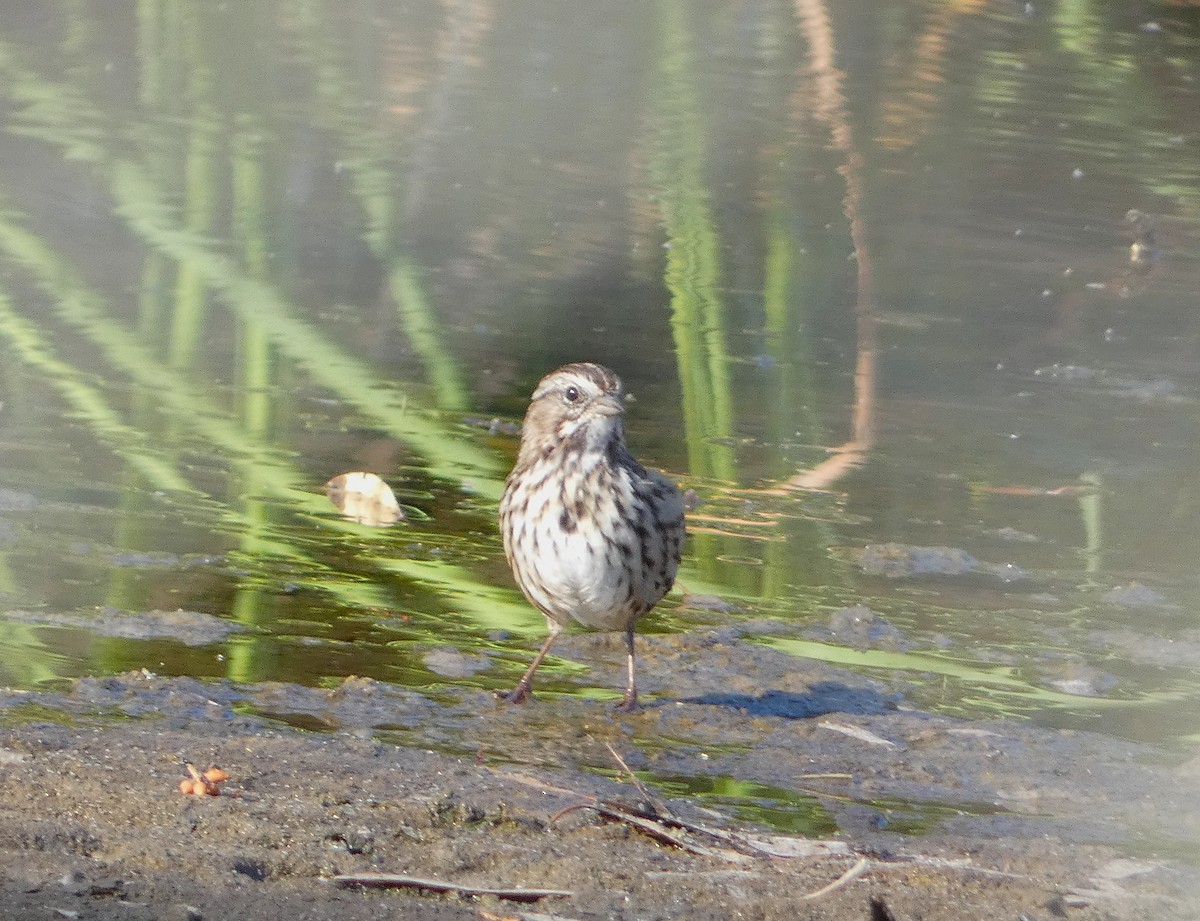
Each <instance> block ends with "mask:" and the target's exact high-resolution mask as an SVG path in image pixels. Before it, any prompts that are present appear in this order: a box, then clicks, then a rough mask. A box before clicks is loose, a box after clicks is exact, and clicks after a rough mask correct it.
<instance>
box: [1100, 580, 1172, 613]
mask: <svg viewBox="0 0 1200 921" xmlns="http://www.w3.org/2000/svg"><path fill="white" fill-rule="evenodd" d="M1100 600H1101V601H1103V602H1106V603H1107V604H1119V605H1121V606H1122V607H1126V608H1154V607H1162V606H1163V605H1165V604H1166V603H1167V598H1166V596H1165V595H1161V594H1159V593H1158V592H1156V591H1155V590H1154V589H1152V588H1148V587H1147V586H1145V585H1142V583H1141V582H1130V583H1129V584H1128V585H1118V586H1117V587H1116V588H1113V589H1109V590H1108V591H1107V592H1105V593H1104V594H1103V595H1101V596H1100Z"/></svg>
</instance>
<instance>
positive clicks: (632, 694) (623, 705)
mask: <svg viewBox="0 0 1200 921" xmlns="http://www.w3.org/2000/svg"><path fill="white" fill-rule="evenodd" d="M625 648H626V650H627V654H626V662H627V668H628V677H626V679H625V696H624V697H622V698H621V702H620V703H619V704H617V709H618V710H619V711H621V712H622V713H633V712H634V711H635V710H637V708H638V701H637V683H636V682H635V681H634V678H633V628H632V627H630V628H629V629H628V630H626V631H625Z"/></svg>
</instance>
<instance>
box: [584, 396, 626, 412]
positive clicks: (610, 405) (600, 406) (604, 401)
mask: <svg viewBox="0 0 1200 921" xmlns="http://www.w3.org/2000/svg"><path fill="white" fill-rule="evenodd" d="M592 408H593V409H594V410H595V411H596V412H598V413H599V414H600V415H602V416H619V415H621V413H623V412H625V407H624V406H623V405H621V398H620V397H618V396H616V395H615V394H611V393H606V394H604V395H603V396H601V397H598V398H597V399H596V402H595V403H593V404H592Z"/></svg>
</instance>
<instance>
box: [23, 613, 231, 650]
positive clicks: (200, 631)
mask: <svg viewBox="0 0 1200 921" xmlns="http://www.w3.org/2000/svg"><path fill="white" fill-rule="evenodd" d="M0 620H8V621H12V622H14V623H21V624H33V625H34V626H38V627H70V628H72V629H76V630H87V631H88V632H90V633H94V634H96V635H97V636H115V637H121V638H123V639H131V640H151V639H170V640H175V641H176V642H179V643H183V644H184V645H185V646H208V645H211V644H213V643H218V642H220V641H221V640H223V639H225V638H226V637H228V636H229V635H230V634H231V633H239V632H241V631H242V630H244V629H245V628H244V627H243V626H242V625H241V624H237V623H233V622H232V621H228V620H223V619H222V618H220V617H214V616H213V615H211V614H204V613H201V612H199V611H184V610H182V609H180V610H177V611H144V612H141V613H137V614H126V613H124V612H122V611H118V610H116V609H115V608H101V609H100V610H97V611H87V612H80V613H71V612H66V611H5V612H4V613H3V615H0Z"/></svg>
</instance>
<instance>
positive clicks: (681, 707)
mask: <svg viewBox="0 0 1200 921" xmlns="http://www.w3.org/2000/svg"><path fill="white" fill-rule="evenodd" d="M639 650H640V651H641V653H642V656H641V666H642V668H641V677H642V684H643V687H644V689H645V692H646V694H645V696H646V704H647V706H646V708H645V709H644V710H643V711H642V712H640V713H638V714H634V715H632V716H620V717H618V716H617V715H615V714H614V713H613V712H612V709H611V702H609V701H593V700H587V699H584V698H582V697H581V696H580V695H579V694H578V687H576V688H575V691H576V693H575V694H573V695H564V696H557V695H556V694H555V693H554V690H555V688H559V689H561V688H562V687H563V683H564V682H567V681H571V682H579V681H587V682H589V683H594V684H595V685H597V686H604V687H607V686H611V687H613V688H616V687H618V686H619V685H620V684H621V668H622V664H623V663H622V646H621V643H620V642H619V640H617V639H613V638H609V637H606V636H603V635H589V636H571V637H567V638H565V639H564V640H563V643H562V648H561V655H562V656H564V657H567V658H576V659H578V660H580V661H582V662H585V663H587V664H589V665H591V666H592V668H591V670H590V671H589V672H588V673H586V674H585V675H584V676H582V677H579V676H575V677H572V678H570V679H568V678H564V677H562V676H561V675H556V674H555V671H554V669H553V667H551V668H549V669H548V673H547V677H548V679H549V681H548V682H547V687H546V689H545V690H543V692H542V695H541V696H540V698H539V699H538V700H537V701H535V702H534V703H533V704H531V705H528V706H524V707H512V706H500V705H497V704H496V703H495V701H494V700H493V699H492V698H491V696H490V695H488V694H487V693H485V692H484V691H481V690H476V689H469V688H461V687H457V686H453V685H451V686H447V687H442V688H436V689H430V690H429V693H427V694H421V693H416V692H413V691H406V690H402V689H398V688H395V687H390V686H387V685H383V684H379V683H377V682H374V681H369V680H363V679H349V680H347V681H346V682H344V683H343V684H341V685H340V686H339V687H336V688H333V689H312V688H303V687H298V686H294V685H288V684H266V685H236V684H233V683H230V682H217V683H202V682H198V681H195V680H192V679H165V678H158V677H155V676H153V675H149V674H147V673H138V674H131V675H125V676H117V677H112V678H103V679H83V680H80V681H77V682H75V683H74V684H72V685H71V686H70V687H68V688H66V689H64V690H61V691H54V692H49V691H48V692H42V693H32V694H31V693H16V692H8V693H3V694H0V714H2V715H3V718H4V722H5V725H6V726H7V727H8V728H6V729H3V730H0V761H2V762H3V766H4V770H5V779H6V781H7V783H6V788H7V790H8V791H9V794H10V795H8V796H6V797H5V798H4V799H3V802H2V803H0V867H2V868H3V869H2V870H0V904H4V905H5V906H6V911H5V917H10V918H35V917H36V918H46V917H54V916H55V914H54V913H55V912H56V911H57V912H59V913H67V916H77V917H81V918H97V919H102V921H108V919H114V918H122V919H134V921H138V919H142V918H146V919H149V918H179V919H184V918H189V917H193V918H194V917H200V918H220V917H238V918H244V919H251V921H256V919H266V918H270V919H271V921H277V919H278V918H279V917H288V918H332V917H337V918H345V919H358V918H363V919H366V918H372V919H374V918H378V917H380V916H381V915H386V916H388V917H394V918H402V919H408V918H435V919H437V918H478V917H481V916H482V915H481V914H480V913H479V912H480V911H487V912H491V913H493V916H495V915H498V916H501V917H522V914H523V913H524V914H525V916H527V917H532V915H530V914H529V913H536V912H540V913H542V914H543V915H546V914H549V915H552V916H557V917H561V918H579V919H591V918H658V919H673V918H680V919H682V918H688V919H710V918H711V919H716V918H720V919H726V918H729V917H743V918H758V919H784V918H787V919H792V918H797V917H801V918H839V919H842V918H867V917H869V911H868V899H869V898H870V897H872V896H874V897H878V898H882V899H883V900H884V901H885V902H886V903H887V905H888V906H889V907H890V908H891V910H892V911H893V912H894V913H895V915H896V917H897V918H899V919H911V918H923V919H942V918H945V919H950V918H954V919H960V918H963V917H995V918H1018V917H1021V916H1022V915H1024V916H1025V917H1028V918H1036V919H1046V918H1051V917H1063V916H1065V917H1069V918H1073V919H1079V921H1094V919H1096V921H1098V919H1102V918H1103V919H1110V921H1111V919H1138V918H1146V919H1149V918H1156V919H1157V918H1162V917H1171V918H1176V919H1184V918H1192V917H1200V909H1197V907H1196V906H1198V905H1200V873H1198V872H1197V868H1196V866H1195V863H1194V861H1195V855H1196V845H1197V841H1196V837H1197V835H1196V829H1197V828H1200V814H1198V813H1200V804H1198V803H1197V801H1196V798H1195V797H1193V796H1188V795H1184V792H1183V791H1185V790H1188V789H1194V784H1195V779H1196V776H1197V775H1198V773H1200V769H1198V768H1197V766H1196V762H1194V761H1193V762H1184V763H1180V762H1183V761H1184V759H1182V758H1180V757H1173V756H1171V755H1170V753H1166V752H1163V751H1160V750H1157V749H1154V748H1152V747H1149V746H1143V745H1137V744H1133V743H1128V742H1120V741H1115V740H1113V739H1110V738H1107V737H1104V736H1099V735H1091V734H1087V733H1075V732H1055V731H1052V730H1047V729H1040V728H1037V727H1033V726H1030V725H1027V724H1020V723H1013V722H1009V721H999V720H998V721H993V722H978V721H976V722H964V721H956V720H952V719H947V718H943V717H938V716H933V715H930V714H928V713H922V712H915V711H910V710H908V709H906V707H905V705H904V701H903V698H902V696H900V695H899V694H898V693H897V689H896V688H895V687H891V686H887V685H885V684H882V683H880V682H874V681H869V680H866V679H863V678H862V677H861V676H856V675H853V674H851V673H848V672H845V671H842V670H839V669H836V668H832V667H829V666H824V665H821V664H819V663H808V662H804V661H798V660H796V659H794V658H791V657H789V656H786V655H784V654H782V653H778V652H775V651H773V650H770V649H765V648H762V647H760V646H757V645H755V644H754V643H752V642H749V641H747V640H746V639H743V638H742V637H741V636H739V635H738V634H737V632H736V631H713V632H709V633H703V634H693V635H690V636H679V637H650V638H648V639H646V640H644V641H640V642H639ZM114 716H121V717H124V718H123V719H114ZM269 716H273V717H276V718H277V719H269V718H268V717H269ZM130 717H136V719H131V718H130ZM283 719H286V720H287V721H288V722H290V723H292V724H294V725H301V726H312V727H320V728H322V729H326V730H328V731H325V732H320V733H313V732H301V731H298V730H296V729H294V728H290V727H288V726H285V725H282V724H281V722H280V721H279V720H283ZM396 743H399V744H396ZM610 747H611V749H612V750H613V751H615V752H616V753H617V754H619V755H620V757H621V758H622V759H623V760H624V761H625V762H626V763H627V764H628V765H629V766H630V767H631V768H632V769H633V770H634V771H636V772H637V773H638V775H639V777H641V778H642V780H643V782H644V783H646V784H647V789H648V791H649V792H650V793H651V794H652V795H655V796H657V797H659V798H661V800H662V801H663V802H664V803H665V804H666V805H667V806H669V808H670V809H671V810H672V811H673V812H674V813H676V814H677V815H679V816H681V817H685V818H687V819H689V820H691V821H693V822H696V823H699V824H706V825H710V826H715V827H722V828H734V827H741V828H747V827H748V817H757V818H760V819H764V820H767V821H770V822H772V824H774V825H775V829H774V831H776V832H778V831H779V830H780V829H781V828H786V827H788V822H787V821H786V819H787V816H788V814H789V812H794V813H797V814H798V813H801V812H806V813H807V814H808V815H809V817H810V818H811V819H812V822H813V824H812V826H811V827H813V828H814V829H815V830H818V831H819V832H820V834H822V835H825V836H835V837H836V838H837V840H838V841H840V842H842V843H843V844H844V845H845V846H846V848H847V851H846V852H845V853H841V854H838V853H826V854H818V855H816V856H808V857H799V858H793V859H780V858H775V859H761V858H759V859H740V860H733V859H728V858H726V857H723V856H721V855H720V854H718V853H712V854H707V855H697V854H693V853H687V852H685V851H682V850H679V849H676V848H672V847H668V846H666V845H664V844H662V843H661V842H656V841H653V840H651V839H649V838H647V837H645V836H644V835H642V834H640V833H638V832H635V831H633V830H632V829H630V828H629V827H627V826H626V825H622V824H612V823H604V822H601V821H599V820H598V819H597V818H596V816H595V814H594V813H592V812H589V811H587V810H580V811H575V812H571V813H569V814H568V815H565V816H563V817H560V818H557V819H556V818H555V817H556V815H557V814H558V813H559V812H560V811H561V810H563V809H564V808H565V807H568V806H572V805H578V804H579V803H581V802H582V800H581V796H584V795H589V796H594V797H598V798H600V799H602V800H607V801H615V802H622V803H626V804H636V803H638V802H639V801H640V800H642V799H644V793H643V791H640V790H638V789H637V788H636V787H634V785H633V784H631V783H629V782H627V780H626V778H625V777H624V776H623V771H622V770H621V769H619V768H618V765H617V763H616V761H615V759H614V757H613V755H612V754H611V753H610V751H609V748H610ZM185 761H191V762H194V763H196V764H197V765H199V766H200V767H205V766H207V765H208V764H210V763H217V764H220V765H221V766H222V767H223V768H225V769H226V770H228V771H229V772H230V773H231V774H232V779H231V780H230V781H229V782H228V783H227V784H225V794H224V795H222V796H220V797H217V798H203V799H200V798H195V797H183V796H181V795H180V794H179V793H178V792H177V790H176V784H177V782H178V780H179V779H180V778H181V777H183V776H184V772H183V767H182V765H183V763H184V762H185ZM568 791H575V792H568ZM681 792H688V793H689V794H690V795H679V794H680V793H681ZM751 806H757V807H759V808H757V810H755V809H747V808H745V807H751ZM795 827H805V826H803V823H799V822H798V823H796V825H795ZM911 831H920V834H905V833H902V832H911ZM1189 857H1190V860H1191V862H1189V859H1188V858H1189ZM864 859H865V861H866V862H865V865H863V866H862V867H861V868H860V869H861V875H860V876H858V877H857V878H856V879H854V880H853V881H851V882H848V883H846V884H845V885H843V886H841V887H839V888H836V889H834V890H833V891H831V892H829V893H827V894H825V895H822V896H820V897H818V898H814V899H807V898H805V895H806V894H807V893H812V892H815V891H817V890H819V889H821V888H822V887H823V886H825V885H827V884H828V883H830V882H832V881H833V880H836V879H837V878H838V877H839V876H841V875H842V874H843V873H845V872H846V871H848V870H850V869H851V868H852V867H854V866H856V865H857V864H858V863H859V862H860V861H861V860H864ZM371 871H375V872H396V873H406V874H410V875H414V876H423V877H433V878H437V879H442V880H446V881H450V882H454V883H459V884H470V885H481V886H488V885H500V886H508V887H514V886H521V887H538V888H550V889H566V890H571V891H573V892H574V893H575V895H574V896H573V897H571V898H568V899H561V900H555V901H553V902H543V903H541V904H539V905H536V906H531V907H530V906H513V905H509V904H498V903H495V902H492V901H489V900H484V901H483V902H478V903H476V902H468V901H465V900H459V899H457V898H454V897H447V896H425V895H419V894H415V893H412V892H386V893H380V892H354V891H339V890H337V889H335V888H333V887H332V886H331V885H329V884H328V882H325V881H324V880H326V879H327V878H328V877H329V876H331V875H333V874H335V873H346V872H371ZM71 913H76V914H74V915H72V914H71Z"/></svg>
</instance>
